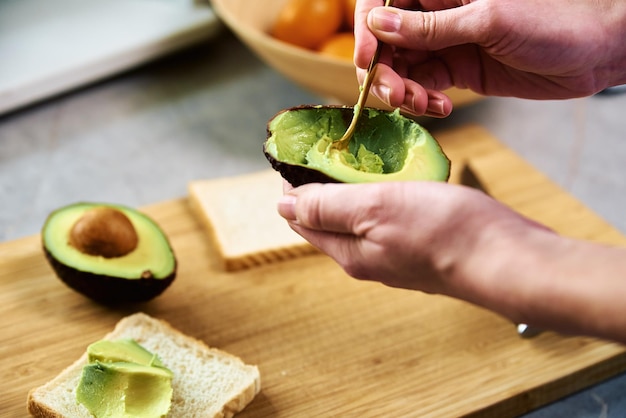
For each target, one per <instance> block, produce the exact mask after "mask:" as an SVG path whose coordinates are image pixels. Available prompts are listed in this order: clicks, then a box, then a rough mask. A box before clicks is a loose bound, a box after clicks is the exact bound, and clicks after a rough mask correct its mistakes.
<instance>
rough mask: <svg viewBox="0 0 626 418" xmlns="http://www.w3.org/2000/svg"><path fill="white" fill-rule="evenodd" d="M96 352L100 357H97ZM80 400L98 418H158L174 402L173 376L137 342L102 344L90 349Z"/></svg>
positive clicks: (94, 345) (77, 392) (79, 390)
mask: <svg viewBox="0 0 626 418" xmlns="http://www.w3.org/2000/svg"><path fill="white" fill-rule="evenodd" d="M94 351H96V352H97V353H96V354H94ZM87 353H88V356H89V359H90V360H89V363H88V364H87V365H85V366H84V367H83V372H82V376H81V379H80V382H79V384H78V387H77V388H76V400H77V401H78V402H79V403H81V404H83V405H84V406H85V407H86V408H87V409H88V410H89V412H91V414H93V415H94V416H95V417H96V418H108V417H111V418H112V417H124V418H131V417H136V418H158V417H164V416H166V415H167V413H168V411H169V408H170V405H171V400H172V393H173V389H172V377H173V374H172V372H171V371H170V370H169V369H167V368H166V367H164V366H163V365H162V364H161V365H159V366H157V365H153V364H150V362H149V363H148V364H146V363H145V360H146V359H147V358H151V359H156V358H157V357H156V355H155V354H152V353H150V352H149V351H148V350H146V349H145V348H143V347H142V346H141V345H139V344H138V343H137V342H136V341H134V340H118V341H104V340H103V341H99V342H97V343H94V344H92V345H91V346H89V347H88V349H87Z"/></svg>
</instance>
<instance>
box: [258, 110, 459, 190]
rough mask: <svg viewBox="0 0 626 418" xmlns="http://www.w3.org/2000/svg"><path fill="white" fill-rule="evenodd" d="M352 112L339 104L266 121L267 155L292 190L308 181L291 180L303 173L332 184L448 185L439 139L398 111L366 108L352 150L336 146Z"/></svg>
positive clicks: (286, 113) (447, 167) (287, 113)
mask: <svg viewBox="0 0 626 418" xmlns="http://www.w3.org/2000/svg"><path fill="white" fill-rule="evenodd" d="M352 113H353V109H352V108H350V107H340V106H301V107H296V108H293V109H289V110H286V111H282V112H280V113H278V114H277V115H276V116H275V117H274V118H272V119H271V120H270V122H269V123H268V137H267V139H266V142H265V145H264V152H265V155H266V157H267V158H268V160H270V162H271V163H272V166H273V167H274V168H275V169H277V170H278V171H280V172H281V174H283V177H285V178H286V179H287V180H288V181H289V182H290V183H291V184H292V185H294V186H295V185H299V184H302V183H306V182H308V181H303V180H302V179H299V178H293V177H294V176H295V177H297V176H298V175H302V173H304V171H303V170H302V169H306V170H313V171H317V172H319V173H321V174H322V175H323V176H322V177H320V176H317V177H315V176H314V177H313V178H318V179H319V178H323V177H324V176H326V177H328V179H327V180H328V181H335V182H344V183H362V182H379V181H407V180H434V181H447V179H448V177H449V174H450V161H449V160H448V158H447V157H446V155H445V154H444V153H443V151H442V149H441V147H440V146H439V144H438V143H437V141H436V140H435V139H434V138H433V137H432V136H431V135H430V133H428V132H427V131H426V130H425V129H424V128H423V127H421V126H420V125H419V124H418V123H416V122H415V121H414V120H412V119H409V118H406V117H404V116H402V115H401V114H400V112H399V110H395V111H393V112H386V111H382V110H377V109H372V108H364V109H363V113H362V115H361V117H360V119H359V122H358V124H357V126H356V130H355V132H354V135H353V137H352V139H351V140H350V143H349V146H348V149H347V150H342V151H340V150H337V149H335V148H334V147H332V146H331V145H332V144H333V142H334V141H337V140H338V139H340V138H341V137H342V135H343V134H344V132H345V131H346V129H347V127H348V124H349V123H350V118H351V117H352ZM294 167H301V168H302V169H296V170H294ZM294 173H295V174H294ZM305 176H306V174H305ZM294 183H295V184H294Z"/></svg>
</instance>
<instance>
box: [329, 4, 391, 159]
mask: <svg viewBox="0 0 626 418" xmlns="http://www.w3.org/2000/svg"><path fill="white" fill-rule="evenodd" d="M392 4H393V0H386V1H385V7H389V6H391V5H392ZM382 46H383V43H382V42H381V41H378V45H377V46H376V51H375V52H374V55H373V56H372V59H371V60H370V64H369V66H368V67H367V72H366V73H365V79H364V80H363V85H362V86H361V88H360V89H361V91H360V92H359V98H358V99H357V103H356V105H355V106H354V113H353V115H352V120H351V121H350V125H348V129H346V132H345V133H344V134H343V136H342V137H341V138H340V139H339V140H337V141H336V142H335V148H337V149H345V148H347V147H348V142H350V138H352V135H353V134H354V129H355V128H356V123H357V121H358V119H359V117H360V116H361V113H362V112H363V107H364V106H365V101H366V100H367V96H368V95H369V91H370V87H371V86H372V80H373V79H374V72H375V67H376V64H377V63H378V58H379V57H380V51H381V49H382Z"/></svg>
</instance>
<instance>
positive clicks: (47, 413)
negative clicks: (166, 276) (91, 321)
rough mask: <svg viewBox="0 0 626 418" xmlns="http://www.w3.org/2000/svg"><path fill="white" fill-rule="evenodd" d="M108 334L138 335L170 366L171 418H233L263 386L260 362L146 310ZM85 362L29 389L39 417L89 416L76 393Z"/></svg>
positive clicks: (110, 336) (84, 357)
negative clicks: (198, 337) (249, 362)
mask: <svg viewBox="0 0 626 418" xmlns="http://www.w3.org/2000/svg"><path fill="white" fill-rule="evenodd" d="M104 338H105V339H110V340H112V339H118V338H134V339H135V340H136V341H137V342H138V343H139V344H141V345H142V346H144V347H145V348H146V349H148V350H149V351H151V352H153V353H155V354H157V355H158V356H159V358H160V359H161V361H162V362H163V363H164V364H165V366H166V367H168V368H169V369H170V370H172V372H173V373H174V377H173V380H172V387H173V390H174V393H173V395H172V405H171V408H170V412H169V414H168V417H172V418H182V417H185V418H191V417H203V418H217V417H220V418H221V417H226V418H228V417H232V416H233V415H235V414H236V413H238V412H240V411H241V410H243V409H244V408H245V407H246V405H248V404H249V403H250V402H251V401H252V400H253V399H254V397H255V396H256V394H257V393H258V392H259V391H260V389H261V381H260V374H259V370H258V368H257V367H256V366H252V365H247V364H245V363H244V362H243V361H242V360H241V359H240V358H238V357H236V356H234V355H232V354H229V353H227V352H225V351H221V350H218V349H216V348H209V347H208V346H207V345H205V344H204V343H203V342H202V341H200V340H196V339H194V338H192V337H190V336H187V335H185V334H183V333H181V332H180V331H178V330H176V329H174V328H173V327H171V326H170V325H169V324H168V323H167V322H165V321H163V320H160V319H156V318H153V317H150V316H148V315H146V314H144V313H136V314H133V315H130V316H127V317H125V318H123V319H122V320H120V322H118V324H117V325H116V327H115V329H114V330H113V331H112V332H111V333H109V334H107V335H106V336H105V337H104ZM86 363H87V354H86V353H85V354H83V355H82V356H81V357H80V358H79V359H78V360H77V361H76V362H74V363H73V364H72V365H70V366H69V367H68V368H66V369H65V370H63V371H62V372H61V373H60V374H59V375H57V376H56V377H55V378H54V379H52V380H51V381H49V382H48V383H46V384H44V385H42V386H40V387H37V388H35V389H32V390H31V391H30V393H29V394H28V412H29V413H30V414H31V415H33V416H35V417H46V418H53V417H54V418H61V417H64V418H81V417H85V418H90V417H91V415H90V413H89V411H88V410H87V408H85V407H84V406H83V405H81V404H79V403H77V402H76V393H75V391H76V387H77V386H78V383H79V381H80V377H81V374H82V369H83V366H84V365H85V364H86Z"/></svg>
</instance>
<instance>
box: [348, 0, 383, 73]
mask: <svg viewBox="0 0 626 418" xmlns="http://www.w3.org/2000/svg"><path fill="white" fill-rule="evenodd" d="M382 5H383V0H359V1H357V3H356V7H355V9H354V64H355V65H356V67H357V68H364V69H365V68H367V67H368V65H369V62H370V60H371V59H372V57H373V56H374V52H375V51H376V46H377V45H378V39H376V37H375V36H374V34H373V33H372V32H371V31H370V29H369V28H368V26H367V15H368V13H369V11H370V10H371V9H372V8H373V7H377V6H382Z"/></svg>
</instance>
